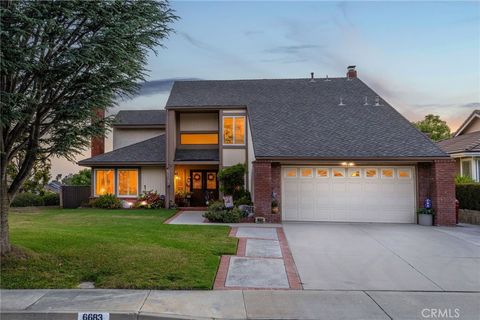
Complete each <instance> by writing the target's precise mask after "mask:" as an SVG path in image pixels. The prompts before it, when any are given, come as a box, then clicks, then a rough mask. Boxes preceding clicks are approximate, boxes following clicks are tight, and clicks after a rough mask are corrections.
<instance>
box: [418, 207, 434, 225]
mask: <svg viewBox="0 0 480 320" xmlns="http://www.w3.org/2000/svg"><path fill="white" fill-rule="evenodd" d="M417 214H418V224H419V225H422V226H432V225H433V216H434V215H435V211H434V210H433V209H432V208H421V209H418V211H417Z"/></svg>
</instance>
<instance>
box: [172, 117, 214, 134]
mask: <svg viewBox="0 0 480 320" xmlns="http://www.w3.org/2000/svg"><path fill="white" fill-rule="evenodd" d="M217 130H218V113H181V114H180V131H217Z"/></svg>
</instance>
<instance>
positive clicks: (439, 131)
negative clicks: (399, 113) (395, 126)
mask: <svg viewBox="0 0 480 320" xmlns="http://www.w3.org/2000/svg"><path fill="white" fill-rule="evenodd" d="M413 124H414V125H415V126H416V127H417V129H418V130H420V131H422V132H423V133H425V134H427V135H428V136H429V137H430V139H432V140H433V141H440V140H444V139H448V138H450V137H451V133H450V128H449V127H448V125H447V122H445V121H443V120H442V119H440V116H437V115H433V114H427V115H426V116H425V118H424V119H423V120H420V121H417V122H413Z"/></svg>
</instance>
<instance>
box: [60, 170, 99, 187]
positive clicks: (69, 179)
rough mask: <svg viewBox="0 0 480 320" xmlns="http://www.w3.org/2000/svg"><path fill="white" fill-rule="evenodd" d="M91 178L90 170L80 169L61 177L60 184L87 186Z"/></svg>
mask: <svg viewBox="0 0 480 320" xmlns="http://www.w3.org/2000/svg"><path fill="white" fill-rule="evenodd" d="M91 179H92V170H90V169H82V170H80V171H78V172H77V173H74V174H69V175H67V176H66V177H64V178H63V179H62V184H66V185H69V186H89V185H90V182H91Z"/></svg>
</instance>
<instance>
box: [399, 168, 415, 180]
mask: <svg viewBox="0 0 480 320" xmlns="http://www.w3.org/2000/svg"><path fill="white" fill-rule="evenodd" d="M397 174H398V178H399V179H411V178H412V169H409V168H405V169H398V170H397Z"/></svg>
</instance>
